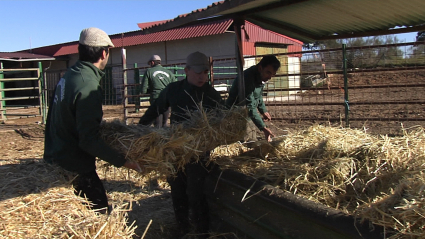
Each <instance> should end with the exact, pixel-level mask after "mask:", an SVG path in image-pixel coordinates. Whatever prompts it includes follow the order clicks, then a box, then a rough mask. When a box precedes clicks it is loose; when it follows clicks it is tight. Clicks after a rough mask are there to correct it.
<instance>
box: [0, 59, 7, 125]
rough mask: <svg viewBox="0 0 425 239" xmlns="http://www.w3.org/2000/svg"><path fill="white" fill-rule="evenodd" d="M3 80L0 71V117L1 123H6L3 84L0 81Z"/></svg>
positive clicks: (0, 64)
mask: <svg viewBox="0 0 425 239" xmlns="http://www.w3.org/2000/svg"><path fill="white" fill-rule="evenodd" d="M0 69H3V62H0ZM2 79H4V75H3V71H0V115H1V118H0V120H2V121H3V122H5V121H6V112H5V111H6V101H4V100H3V98H4V91H3V89H4V82H3V81H1V80H2Z"/></svg>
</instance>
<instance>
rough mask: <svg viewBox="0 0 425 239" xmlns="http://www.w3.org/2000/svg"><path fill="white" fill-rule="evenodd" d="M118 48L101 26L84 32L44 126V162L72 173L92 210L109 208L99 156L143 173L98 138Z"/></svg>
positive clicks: (73, 183) (134, 164)
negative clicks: (108, 71) (112, 52)
mask: <svg viewBox="0 0 425 239" xmlns="http://www.w3.org/2000/svg"><path fill="white" fill-rule="evenodd" d="M110 47H114V44H112V41H111V39H110V38H109V36H108V35H107V34H106V33H105V32H104V31H102V30H101V29H98V28H94V27H91V28H86V29H83V30H82V31H81V33H80V40H79V46H78V53H79V60H78V61H77V62H76V63H75V65H73V66H72V67H71V68H69V69H68V70H67V72H66V73H65V75H64V76H63V77H62V78H61V79H60V81H59V83H58V84H57V85H56V89H55V93H54V95H53V99H52V102H51V104H50V105H49V112H48V115H47V123H46V129H45V140H44V156H43V158H44V160H45V161H46V162H48V163H51V164H56V165H58V166H60V167H61V168H63V169H65V170H66V171H69V172H71V173H72V175H73V176H75V179H74V180H73V181H72V185H73V186H74V189H75V194H76V195H79V196H81V197H86V198H87V199H88V201H90V202H91V203H92V205H89V207H90V208H92V209H102V210H100V212H102V213H105V212H106V210H107V209H108V208H109V207H108V206H109V205H108V198H107V196H106V192H105V188H104V187H103V184H102V181H100V179H99V176H98V175H97V173H96V157H98V158H100V159H103V160H105V161H107V162H108V163H110V164H112V165H114V166H116V167H121V166H124V167H127V168H130V169H134V170H137V171H139V172H140V171H141V167H140V166H139V164H137V163H135V162H130V161H127V160H126V159H125V156H124V155H122V154H120V153H118V152H116V151H115V150H114V149H112V148H111V147H110V146H109V145H108V144H106V143H105V142H104V141H103V140H102V139H101V137H100V123H101V122H102V117H103V111H102V99H103V98H102V90H101V88H100V84H99V83H100V79H101V78H102V77H103V76H104V75H105V73H104V72H102V70H103V69H104V68H105V66H106V64H107V63H108V59H109V48H110Z"/></svg>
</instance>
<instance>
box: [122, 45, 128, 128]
mask: <svg viewBox="0 0 425 239" xmlns="http://www.w3.org/2000/svg"><path fill="white" fill-rule="evenodd" d="M121 57H122V79H123V86H124V87H123V90H124V92H123V97H124V99H123V106H124V107H123V108H124V122H125V124H126V125H127V124H128V109H127V105H128V98H127V97H128V90H127V87H128V85H127V56H126V50H125V49H124V48H122V49H121Z"/></svg>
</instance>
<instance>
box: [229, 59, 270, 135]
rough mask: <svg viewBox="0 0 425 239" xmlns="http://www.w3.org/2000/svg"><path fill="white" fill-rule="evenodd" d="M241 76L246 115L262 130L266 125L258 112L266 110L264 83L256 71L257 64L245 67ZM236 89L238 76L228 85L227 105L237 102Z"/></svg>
mask: <svg viewBox="0 0 425 239" xmlns="http://www.w3.org/2000/svg"><path fill="white" fill-rule="evenodd" d="M243 76H244V81H245V104H246V107H247V109H248V116H249V117H250V118H251V120H252V122H254V124H255V125H256V126H257V127H258V128H259V129H260V130H263V129H264V128H265V127H266V124H265V123H264V121H263V118H262V116H261V115H260V114H259V113H258V112H260V113H261V114H264V113H266V112H267V108H266V105H265V104H264V101H263V89H264V84H263V83H262V81H261V75H260V72H259V71H258V67H257V65H255V66H251V67H250V68H248V69H246V70H245V71H244V72H243ZM238 89H239V78H238V77H236V79H235V80H234V81H233V84H232V87H230V91H229V97H228V98H227V100H226V105H227V106H232V105H233V104H237V103H239V100H238ZM257 110H258V111H257Z"/></svg>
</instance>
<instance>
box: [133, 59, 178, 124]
mask: <svg viewBox="0 0 425 239" xmlns="http://www.w3.org/2000/svg"><path fill="white" fill-rule="evenodd" d="M148 65H150V66H151V68H149V69H147V70H146V72H145V74H144V75H143V79H142V90H141V91H142V94H146V93H147V92H148V91H149V93H150V95H151V96H150V99H149V102H150V104H151V105H152V104H153V102H154V101H155V100H156V99H157V98H158V96H159V93H160V92H161V91H162V90H163V89H164V88H165V87H166V86H167V85H168V84H170V83H171V82H174V81H176V78H175V77H174V74H173V73H172V72H171V71H169V70H168V69H166V68H164V67H163V66H161V57H160V56H158V55H153V56H152V57H151V58H150V59H149V61H148ZM169 117H170V109H168V110H167V111H165V112H164V113H163V114H160V115H159V116H158V117H157V118H156V121H155V122H154V125H155V126H156V127H159V128H161V127H163V126H165V127H166V126H168V118H169Z"/></svg>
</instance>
